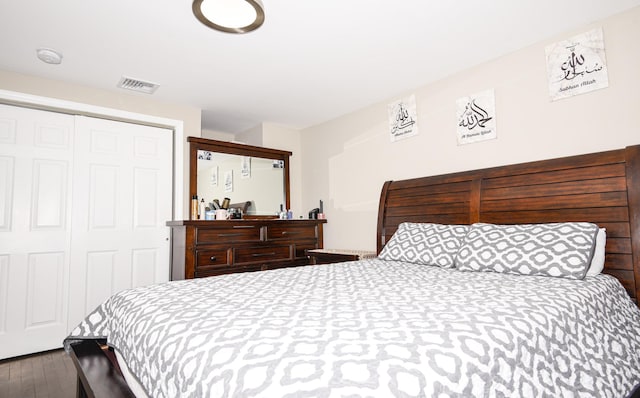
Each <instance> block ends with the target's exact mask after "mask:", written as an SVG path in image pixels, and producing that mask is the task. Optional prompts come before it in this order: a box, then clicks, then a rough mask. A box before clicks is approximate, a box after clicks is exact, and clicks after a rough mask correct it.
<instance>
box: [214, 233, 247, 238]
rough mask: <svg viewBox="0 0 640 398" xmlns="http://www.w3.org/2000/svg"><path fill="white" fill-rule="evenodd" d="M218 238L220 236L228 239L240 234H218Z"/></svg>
mask: <svg viewBox="0 0 640 398" xmlns="http://www.w3.org/2000/svg"><path fill="white" fill-rule="evenodd" d="M218 236H221V237H223V238H229V237H232V236H242V234H218Z"/></svg>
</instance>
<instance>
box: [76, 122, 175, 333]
mask: <svg viewBox="0 0 640 398" xmlns="http://www.w3.org/2000/svg"><path fill="white" fill-rule="evenodd" d="M172 142H173V135H172V131H171V130H167V129H161V128H156V127H149V126H142V125H136V124H129V123H122V122H115V121H109V120H103V119H94V118H89V117H78V118H77V119H76V136H75V156H74V162H75V168H74V174H73V181H74V189H73V214H74V215H73V225H72V239H71V256H72V257H71V290H70V292H71V297H72V299H71V301H70V315H69V327H70V328H71V329H73V328H74V327H75V326H76V325H77V324H78V323H79V322H80V321H82V319H83V318H84V317H85V315H87V314H88V313H89V312H91V311H92V310H93V309H94V308H95V307H97V306H98V305H99V304H100V303H101V302H102V301H103V300H104V299H106V298H107V297H109V296H110V295H111V294H113V293H116V292H118V291H120V290H123V289H127V288H131V287H137V286H142V285H148V284H152V283H158V282H165V281H168V280H169V273H170V271H169V233H170V232H169V228H168V227H167V226H166V225H165V223H166V221H167V220H170V219H171V207H172V190H173V187H172V177H171V176H172Z"/></svg>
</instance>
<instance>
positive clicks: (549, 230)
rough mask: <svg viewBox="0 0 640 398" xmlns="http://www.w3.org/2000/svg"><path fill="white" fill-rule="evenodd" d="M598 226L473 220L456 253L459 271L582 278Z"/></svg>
mask: <svg viewBox="0 0 640 398" xmlns="http://www.w3.org/2000/svg"><path fill="white" fill-rule="evenodd" d="M598 230H599V228H598V226H597V225H595V224H591V223H585V222H573V223H551V224H519V225H494V224H482V223H479V224H473V225H472V226H471V229H470V230H469V233H468V234H467V236H466V238H465V241H464V243H463V244H462V247H460V250H459V251H458V253H457V255H456V260H455V262H456V267H457V268H458V269H460V270H463V271H493V272H502V273H509V274H521V275H542V276H554V277H563V278H570V279H583V278H584V277H585V274H586V273H587V269H588V268H589V265H590V264H591V259H592V257H593V253H594V249H595V246H596V235H597V234H598Z"/></svg>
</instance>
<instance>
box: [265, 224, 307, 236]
mask: <svg viewBox="0 0 640 398" xmlns="http://www.w3.org/2000/svg"><path fill="white" fill-rule="evenodd" d="M316 238H317V232H316V227H315V225H294V224H283V225H269V226H268V227H267V240H278V239H295V240H298V239H316Z"/></svg>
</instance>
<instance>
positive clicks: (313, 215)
mask: <svg viewBox="0 0 640 398" xmlns="http://www.w3.org/2000/svg"><path fill="white" fill-rule="evenodd" d="M319 213H320V209H319V208H317V207H316V208H315V209H311V210H309V220H317V219H318V214H319Z"/></svg>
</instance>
